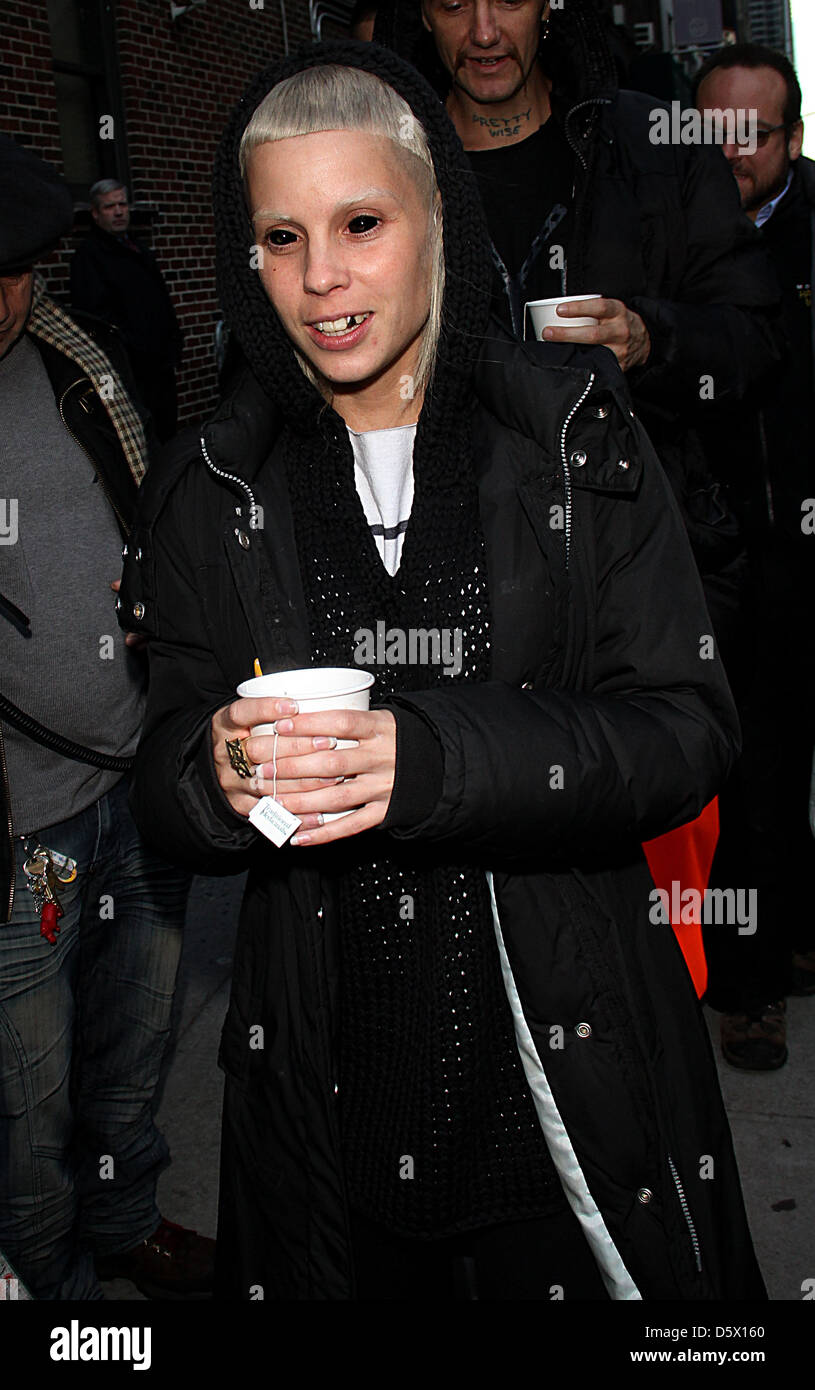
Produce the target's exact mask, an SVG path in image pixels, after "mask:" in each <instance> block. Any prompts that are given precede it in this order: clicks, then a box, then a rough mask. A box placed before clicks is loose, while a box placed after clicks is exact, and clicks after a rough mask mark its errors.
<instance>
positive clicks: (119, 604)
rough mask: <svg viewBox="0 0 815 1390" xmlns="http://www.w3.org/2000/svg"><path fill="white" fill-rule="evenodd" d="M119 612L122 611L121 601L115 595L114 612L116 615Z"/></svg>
mask: <svg viewBox="0 0 815 1390" xmlns="http://www.w3.org/2000/svg"><path fill="white" fill-rule="evenodd" d="M121 611H122V600H121V599H120V598H119V595H118V594H117V595H116V612H117V613H120V612H121Z"/></svg>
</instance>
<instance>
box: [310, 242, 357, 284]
mask: <svg viewBox="0 0 815 1390" xmlns="http://www.w3.org/2000/svg"><path fill="white" fill-rule="evenodd" d="M350 278H351V277H350V273H349V270H348V266H347V262H346V258H345V255H344V254H343V248H342V247H341V246H338V245H337V243H336V242H335V241H333V240H332V241H325V242H314V241H313V240H312V241H310V242H309V246H308V251H307V252H306V261H305V268H304V271H303V285H304V288H305V289H306V290H307V291H308V292H309V293H310V294H330V292H331V291H332V290H334V289H341V288H342V287H343V286H344V285H347V284H349V282H350Z"/></svg>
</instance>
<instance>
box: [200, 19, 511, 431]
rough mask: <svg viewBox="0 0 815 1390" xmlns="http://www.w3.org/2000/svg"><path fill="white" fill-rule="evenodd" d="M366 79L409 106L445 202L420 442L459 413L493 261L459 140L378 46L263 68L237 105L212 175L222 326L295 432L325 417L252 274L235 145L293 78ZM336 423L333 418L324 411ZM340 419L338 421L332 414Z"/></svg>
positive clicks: (432, 98)
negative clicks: (348, 73) (345, 70)
mask: <svg viewBox="0 0 815 1390" xmlns="http://www.w3.org/2000/svg"><path fill="white" fill-rule="evenodd" d="M332 63H336V64H341V65H343V66H345V67H354V68H361V69H364V70H365V71H367V72H372V73H374V74H375V75H376V76H378V77H380V78H381V79H382V80H383V81H385V82H387V83H388V84H389V85H390V86H391V87H393V89H394V90H395V91H396V92H398V94H399V95H400V96H401V97H403V98H404V100H405V101H406V102H407V103H408V105H409V106H410V108H411V110H412V111H413V113H414V114H415V116H416V117H417V118H418V120H419V121H420V123H421V125H422V127H423V129H424V131H425V134H426V137H427V142H428V145H429V147H430V152H431V156H432V159H433V165H434V168H435V173H436V180H437V183H438V186H439V192H440V195H441V200H442V210H443V226H444V262H445V293H444V303H443V312H442V331H441V336H440V339H439V345H438V350H437V365H436V370H435V371H434V374H433V377H432V379H431V382H430V386H429V388H428V393H427V397H426V402H425V408H424V411H423V422H422V423H423V429H422V433H423V435H425V436H426V435H427V431H428V429H429V427H430V424H431V421H430V420H429V419H428V418H426V417H428V416H432V415H438V413H439V411H440V410H442V409H443V411H444V414H445V415H446V416H447V418H448V419H449V412H450V410H451V409H453V410H455V409H456V408H462V407H463V406H464V404H465V402H466V400H467V398H468V394H469V391H470V378H471V375H472V369H473V365H474V362H475V359H476V357H477V354H478V344H479V341H480V339H481V337H482V336H483V333H484V331H485V329H486V326H487V321H488V317H489V284H490V261H489V251H488V241H487V236H486V230H485V226H484V220H483V213H482V210H481V204H480V201H479V198H478V193H477V190H476V188H475V186H474V183H473V179H472V175H471V173H470V170H469V167H468V165H467V162H466V158H465V156H464V154H463V151H462V149H461V146H460V144H459V140H458V136H457V135H456V132H455V130H454V128H453V125H452V123H451V121H450V120H449V118H448V116H447V113H446V112H445V110H444V107H443V106H442V104H441V103H440V101H439V99H438V97H437V96H436V95H435V94H434V92H433V91H432V90H431V88H430V87H429V86H428V84H427V83H426V82H425V81H424V79H423V78H422V77H420V76H419V74H418V73H417V72H415V71H414V70H413V69H412V68H411V67H410V66H408V64H407V63H405V62H404V61H403V60H402V59H401V58H399V57H398V56H397V55H396V54H395V53H394V52H392V51H391V50H389V49H385V48H381V47H380V46H379V45H378V44H366V43H357V42H354V41H351V40H347V41H344V42H337V43H325V44H310V45H308V46H307V47H303V48H301V49H300V50H298V52H296V53H293V54H291V55H290V56H289V57H288V58H286V59H284V60H283V61H281V62H279V63H277V64H275V65H274V66H272V67H269V68H266V69H264V71H263V72H261V73H260V74H259V75H258V77H256V78H255V80H254V82H253V83H252V84H251V86H250V87H249V88H248V89H247V91H246V93H245V94H244V96H243V97H242V98H241V100H240V101H239V102H238V104H237V106H236V107H235V109H234V111H233V112H232V115H231V117H230V120H229V123H228V125H227V128H226V131H225V134H224V137H223V139H222V141H221V145H220V147H219V150H218V153H217V156H216V160H215V170H214V177H213V201H214V211H215V233H216V269H217V279H218V294H219V299H220V303H221V305H222V307H223V310H224V314H225V316H226V321H227V323H228V324H229V327H230V329H231V330H232V332H233V333H234V334H235V337H236V338H237V340H238V342H239V344H240V346H241V349H242V351H243V353H244V355H245V357H246V359H247V361H248V362H249V364H250V366H251V368H252V371H253V373H254V375H255V376H256V378H257V380H258V381H259V382H260V384H261V386H262V387H263V389H264V391H265V392H266V393H267V395H268V396H269V397H270V398H271V399H272V400H274V401H275V402H276V404H277V405H278V406H279V408H280V410H281V412H282V413H283V414H284V415H285V416H286V418H287V419H288V420H289V422H290V423H291V424H292V425H293V426H294V427H295V428H296V429H298V431H301V430H303V429H304V428H305V429H306V430H309V429H311V428H313V427H314V424H315V422H316V421H317V419H318V417H321V416H322V417H325V416H326V407H325V401H324V399H323V397H322V396H321V395H320V393H319V392H318V390H317V389H316V388H315V387H314V386H312V385H311V383H310V382H309V381H308V379H307V378H306V376H305V375H304V373H303V371H302V370H301V368H300V366H299V365H298V362H297V359H296V357H295V353H294V350H293V348H292V345H291V343H290V341H289V339H288V338H287V336H286V334H285V333H284V331H283V328H282V326H281V324H280V321H279V319H278V318H277V315H276V314H275V312H274V310H273V308H272V306H271V304H270V302H269V300H268V298H267V296H266V293H265V291H264V289H263V285H262V284H261V281H260V277H259V275H258V273H257V270H254V269H252V268H251V265H250V256H249V248H250V246H251V245H252V243H253V242H254V235H253V232H252V226H251V223H250V220H249V215H248V212H247V209H246V204H245V200H244V191H243V182H242V179H241V173H240V166H239V150H240V143H241V138H242V136H243V132H244V130H245V129H246V126H247V125H248V124H249V121H250V119H251V117H252V115H253V114H254V112H255V110H256V109H257V107H258V106H259V104H260V102H261V101H262V100H263V98H264V97H265V96H266V95H267V93H268V92H269V91H271V90H272V88H273V87H275V86H277V84H278V83H279V82H282V81H283V80H284V79H285V78H287V77H290V76H291V75H292V74H293V73H296V72H300V71H303V70H304V69H306V68H312V67H321V66H325V65H326V64H332ZM328 415H329V416H333V412H331V411H329V412H328ZM334 418H336V417H334Z"/></svg>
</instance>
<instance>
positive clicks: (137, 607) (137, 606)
mask: <svg viewBox="0 0 815 1390" xmlns="http://www.w3.org/2000/svg"><path fill="white" fill-rule="evenodd" d="M133 617H134V618H135V619H136V622H137V623H138V622H141V620H142V618H143V617H144V604H143V603H134V604H133Z"/></svg>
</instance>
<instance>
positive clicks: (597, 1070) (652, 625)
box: [123, 326, 763, 1299]
mask: <svg viewBox="0 0 815 1390" xmlns="http://www.w3.org/2000/svg"><path fill="white" fill-rule="evenodd" d="M606 362H607V363H608V365H607V366H606V365H605V363H606ZM590 367H591V370H590ZM592 371H593V373H594V375H592ZM476 389H477V393H478V399H479V407H478V417H477V420H476V429H475V432H474V433H475V437H476V438H477V439H478V440H479V441H480V451H479V458H478V482H479V490H480V499H481V514H482V522H483V525H484V530H485V536H486V541H487V555H488V562H489V569H490V589H491V593H492V594H493V595H494V629H493V630H494V669H495V670H496V671H498V672H500V679H496V680H494V681H493V682H491V683H488V684H486V685H483V686H479V685H476V686H471V685H470V686H468V685H459V686H457V687H455V688H449V689H444V690H432V691H426V692H416V693H413V694H411V695H410V696H401V697H399V699H398V700H397V701H395V702H394V703H393V707H394V709H395V711H396V713H397V721H398V719H399V710H400V709H401V708H409V709H412V710H414V711H416V712H419V713H420V714H421V715H422V717H423V718H424V719H425V720H427V721H429V722H430V723H431V725H432V727H433V729H434V731H435V733H436V734H437V736H438V738H439V739H440V741H441V744H442V748H443V754H444V775H443V785H442V789H441V794H440V795H439V797H438V800H437V802H436V804H435V805H434V807H433V810H432V813H431V814H430V815H429V816H428V817H427V818H426V819H425V820H424V821H423V822H422V823H421V824H404V825H402V826H400V827H397V826H393V827H392V829H391V832H390V833H392V834H395V835H399V836H402V837H405V838H409V839H412V840H415V841H417V842H419V843H422V842H425V843H427V844H432V845H433V846H435V847H438V846H439V845H442V846H449V847H450V854H451V856H453V855H454V854H460V852H461V850H462V848H464V847H467V848H468V849H469V850H471V851H472V850H475V851H476V852H477V854H478V856H479V859H480V860H481V862H483V864H484V867H485V869H489V870H490V871H491V874H492V883H493V887H494V891H495V895H496V901H497V906H498V911H499V915H500V921H501V925H502V929H503V937H504V953H505V968H506V970H507V972H508V974H507V992H508V996H509V999H510V1002H511V1004H512V1005H513V1008H514V1011H515V1014H516V1027H517V1030H518V1033H519V1036H524V1037H526V1038H527V1039H528V1040H529V1042H530V1044H531V1045H532V1048H533V1057H534V1060H533V1061H529V1062H528V1063H527V1076H528V1081H529V1084H530V1087H531V1090H532V1093H533V1096H534V1097H535V1101H536V1105H537V1108H538V1113H539V1118H540V1121H541V1124H542V1127H543V1130H544V1133H545V1134H546V1136H547V1139H548V1140H549V1142H550V1145H551V1146H552V1150H553V1155H554V1157H555V1161H556V1163H557V1164H558V1166H559V1168H560V1171H561V1176H562V1179H563V1181H564V1184H565V1185H566V1187H567V1191H568V1192H569V1193H570V1194H571V1196H570V1200H571V1201H572V1204H573V1207H574V1209H575V1211H576V1212H577V1213H578V1214H579V1215H580V1216H581V1218H582V1219H583V1220H584V1222H585V1223H586V1231H587V1237H588V1238H589V1240H590V1241H591V1243H592V1245H593V1249H594V1252H595V1255H596V1257H597V1259H598V1263H599V1264H600V1267H601V1269H602V1270H603V1271H604V1273H605V1276H606V1279H607V1284H608V1287H609V1290H610V1291H611V1293H612V1296H613V1297H615V1298H637V1297H640V1296H642V1297H646V1298H675V1297H679V1298H687V1299H716V1298H731V1297H732V1298H761V1297H763V1287H762V1283H761V1278H760V1275H759V1273H758V1269H757V1266H756V1263H755V1258H754V1255H753V1252H752V1247H751V1244H750V1238H749V1234H748V1232H747V1227H746V1222H745V1217H744V1211H743V1206H742V1200H741V1195H740V1188H739V1180H738V1176H737V1173H736V1170H735V1165H734V1160H733V1154H732V1148H731V1141H730V1137H729V1132H728V1128H727V1122H726V1118H725V1115H724V1111H723V1108H722V1104H721V1099H720V1096H719V1091H718V1084H717V1080H716V1073H715V1066H714V1062H713V1058H712V1055H711V1051H710V1045H709V1042H708V1038H707V1033H706V1030H705V1027H704V1024H703V1022H702V1019H701V1016H700V1011H699V1006H698V1004H697V1002H696V998H695V995H694V992H693V989H692V986H691V983H690V980H689V977H688V974H687V971H686V969H685V966H684V963H683V960H682V957H681V954H680V951H679V948H678V946H677V944H676V941H675V939H674V936H673V933H672V931H671V929H670V927H657V926H655V925H653V924H652V923H651V922H650V921H649V915H648V913H649V893H650V892H651V890H652V884H651V881H650V878H649V875H648V871H647V868H646V866H645V862H644V860H643V857H642V853H641V851H640V848H639V840H640V839H641V838H644V837H647V836H651V835H655V834H657V833H659V832H660V831H662V830H665V829H667V828H668V827H669V826H673V825H676V824H679V823H681V822H683V821H685V820H687V819H688V818H690V817H692V816H693V815H695V814H696V813H697V812H698V811H699V810H700V809H701V807H702V806H703V805H704V804H705V803H706V801H707V800H708V799H709V797H710V796H711V795H712V794H713V793H714V792H715V790H716V789H717V787H718V786H719V784H720V782H721V780H722V778H723V776H724V775H725V773H726V771H727V769H728V767H729V766H730V763H731V761H732V759H733V757H734V753H735V750H736V746H737V732H736V724H735V718H734V713H733V708H732V703H731V700H730V696H729V692H728V689H727V685H726V682H725V679H724V676H723V673H722V669H721V666H720V664H719V663H718V661H717V660H712V661H706V660H701V659H700V647H699V642H700V636H701V635H702V634H703V633H704V632H706V631H707V630H708V616H707V614H706V611H705V607H704V602H703V599H702V595H701V590H700V587H699V584H698V580H697V578H696V576H695V572H694V569H693V566H692V563H691V560H690V555H689V551H688V548H687V541H686V538H685V536H684V532H683V529H682V526H681V522H680V520H679V517H678V515H677V512H676V508H675V505H674V503H673V501H672V498H671V495H670V492H669V490H668V489H667V486H666V483H665V481H664V478H663V475H662V471H661V469H660V466H659V464H658V463H657V461H656V459H655V456H654V454H653V451H652V449H651V448H650V446H649V443H648V441H647V438H646V437H645V435H644V432H643V431H642V429H641V427H640V426H639V424H638V423H637V422H636V421H635V420H634V419H633V418H632V417H631V415H630V411H629V404H628V399H627V396H626V393H625V390H624V388H623V386H622V382H621V378H620V377H619V373H617V372H616V370H615V369H614V367H613V365H612V364H611V363H610V359H608V358H606V357H605V355H603V358H602V359H601V362H600V364H598V363H597V362H595V363H594V364H593V366H592V364H591V363H590V364H589V365H586V354H582V353H580V352H577V353H575V352H572V351H569V350H563V349H551V348H546V347H542V346H541V345H538V344H534V345H527V346H526V347H522V346H520V345H518V344H515V343H513V342H511V341H510V340H509V339H507V338H506V336H505V335H504V334H503V333H502V332H501V331H500V330H499V329H498V328H497V326H496V328H495V332H494V334H493V335H492V336H490V338H489V339H488V340H487V343H486V345H485V347H484V350H483V353H482V358H481V361H480V363H479V365H478V368H477V375H476ZM578 402H582V404H581V405H580V406H579V408H578V409H577V411H576V413H575V414H574V415H573V417H572V418H571V422H570V423H569V424H568V425H566V421H567V418H568V417H569V414H570V412H571V411H572V410H573V408H574V407H576V406H577V403H578ZM278 428H279V420H278V417H277V415H276V412H275V409H274V407H273V406H272V405H271V403H270V402H269V400H268V398H267V397H266V395H265V394H264V393H263V392H262V391H261V390H260V388H259V387H258V385H257V383H256V381H255V380H254V378H253V377H252V375H251V373H250V371H249V370H248V368H247V369H246V370H245V371H244V373H243V376H242V378H241V380H240V381H239V383H238V385H237V386H236V388H235V390H234V392H233V394H232V395H231V396H230V397H229V398H228V399H227V400H226V401H225V402H224V404H223V405H222V407H221V409H220V410H219V412H218V414H217V415H216V417H215V419H214V420H213V421H212V422H211V424H210V425H209V426H208V427H207V428H206V431H205V438H206V443H207V449H208V452H209V454H210V457H211V460H212V464H213V467H212V468H211V469H210V468H208V467H206V466H205V464H204V462H203V459H202V454H201V450H200V446H199V443H198V441H197V440H196V439H195V438H194V437H192V436H181V437H180V438H179V440H178V441H176V444H175V445H174V446H173V449H172V450H171V452H170V454H169V455H168V456H167V457H165V460H164V464H163V466H162V468H161V470H160V471H156V472H155V473H154V475H153V476H151V477H148V479H147V481H146V483H145V485H144V487H143V489H142V498H141V503H140V515H139V518H138V520H137V525H136V528H135V531H134V535H133V540H132V542H131V545H130V554H129V557H128V561H127V564H126V567H125V577H124V584H123V596H124V609H123V620H124V621H126V622H127V623H128V624H129V625H134V626H136V627H137V628H138V627H140V628H141V629H142V630H144V631H147V632H149V633H150V635H151V637H152V641H151V681H150V694H149V703H148V712H147V718H146V723H145V728H144V734H143V738H142V743H141V746H140V750H139V754H138V758H137V765H136V771H135V775H134V790H133V809H134V813H135V815H136V818H137V821H138V822H139V825H140V827H141V829H142V830H143V832H144V834H145V835H146V836H149V837H150V838H151V839H152V840H153V841H154V842H155V843H156V845H161V846H162V847H163V849H164V852H165V853H166V852H167V850H168V847H172V851H173V853H174V855H176V856H177V857H179V858H180V859H182V860H183V861H184V862H186V863H187V864H188V865H189V866H190V867H192V868H196V869H198V870H200V871H203V872H207V873H213V872H237V871H238V870H240V869H243V868H245V867H247V866H248V867H249V869H250V874H249V880H248V886H247V892H246V896H245V899H244V903H243V908H242V911H241V920H240V926H239V931H238V941H237V945H236V951H235V973H234V979H233V985H232V996H231V1001H230V1006H229V1012H228V1015H227V1019H226V1023H225V1027H224V1033H223V1040H222V1047H221V1054H220V1060H221V1064H222V1066H223V1067H224V1069H225V1070H226V1073H227V1078H228V1079H227V1095H226V1107H225V1134H224V1150H223V1161H222V1196H221V1203H222V1205H221V1220H220V1226H219V1249H220V1251H221V1259H222V1268H223V1271H224V1273H223V1281H222V1292H225V1293H226V1294H227V1295H228V1296H231V1297H236V1298H248V1297H250V1296H252V1295H251V1294H250V1290H251V1289H252V1288H253V1287H255V1286H258V1285H260V1286H262V1287H263V1289H264V1292H265V1297H267V1298H269V1297H276V1298H312V1299H313V1298H331V1299H343V1298H349V1297H352V1296H353V1290H354V1282H353V1270H352V1268H351V1263H350V1257H349V1247H348V1212H347V1206H346V1199H345V1193H344V1184H343V1172H342V1163H341V1159H340V1153H339V1137H338V1128H337V1114H336V1101H335V1086H334V1076H335V1057H334V1047H335V1029H336V1012H335V1010H336V993H337V970H338V963H337V940H336V931H337V923H336V904H335V902H334V901H333V898H332V895H331V892H330V890H329V887H328V885H327V883H326V882H325V881H324V880H322V879H321V875H320V871H319V865H318V862H317V861H316V860H315V859H314V858H309V859H307V860H306V859H304V858H303V857H302V851H301V852H298V851H297V850H296V849H291V848H287V849H283V850H275V849H273V848H272V847H271V846H269V845H268V843H267V842H266V841H263V842H262V843H260V844H258V838H259V837H258V836H257V835H256V832H255V831H254V830H253V829H252V828H251V827H249V826H248V825H247V823H246V821H245V820H244V819H243V818H242V817H240V816H237V815H236V814H235V813H234V812H233V811H232V810H231V808H230V807H229V805H228V803H227V801H226V799H225V797H224V795H223V793H222V791H221V789H220V786H219V784H218V782H217V779H216V776H215V771H214V765H213V761H212V752H211V739H210V720H211V717H212V714H213V713H214V712H215V710H217V709H218V708H220V707H221V706H223V705H224V704H225V703H227V702H228V701H229V700H230V699H231V698H233V695H234V690H235V687H236V685H237V684H238V682H239V681H240V680H242V679H244V678H245V677H246V675H247V673H249V672H251V669H252V663H253V659H254V657H255V655H256V654H260V655H261V661H262V664H263V666H264V669H267V667H268V669H274V668H279V669H283V668H285V667H297V666H301V665H306V664H308V663H309V660H310V642H309V628H308V622H307V619H306V615H305V611H304V604H303V598H302V593H301V591H300V587H299V581H298V564H297V557H296V553H295V551H294V543H293V533H292V525H291V517H290V513H289V509H288V504H287V494H286V489H285V483H284V481H283V479H282V478H281V477H280V476H279V472H280V461H279V456H278V455H277V453H276V449H275V440H276V438H277V434H278ZM575 451H578V452H579V451H584V452H585V453H586V455H587V458H588V462H587V463H586V464H585V465H583V466H581V467H579V468H575V469H574V470H571V487H570V488H569V486H568V482H567V479H568V475H569V472H570V470H569V467H568V463H567V462H566V460H567V458H568V457H570V456H572V455H573V454H574V452H575ZM621 461H622V464H624V465H626V466H625V467H623V466H621ZM251 498H254V501H255V502H256V503H257V504H258V505H260V506H262V507H263V508H264V511H263V516H264V518H265V520H264V528H263V530H261V531H257V532H253V531H252V530H251V529H250V527H249V522H248V516H249V504H250V500H251ZM553 508H555V509H557V508H562V509H563V510H562V512H560V513H559V515H561V516H568V517H569V521H568V540H567V536H566V534H565V533H564V531H563V530H562V529H558V526H557V524H555V525H554V526H553V524H552V518H553V516H555V515H558V513H557V512H556V511H553V510H552V509H553ZM567 543H568V547H569V563H568V569H567V568H566V566H565V563H564V560H565V547H566V544H567ZM261 595H263V598H261ZM138 613H142V614H143V617H142V619H141V620H140V621H139V620H138V619H137V618H136V617H135V616H133V615H134V614H138ZM555 765H560V766H561V767H562V768H563V769H564V778H563V789H562V790H558V791H554V790H552V789H551V781H552V779H551V777H550V770H551V768H552V767H553V766H555ZM487 767H489V769H491V772H490V774H489V775H488V774H487V771H486V769H487ZM397 793H398V782H397V788H396V789H395V792H394V797H396V796H397ZM375 833H385V832H375ZM307 853H308V854H309V855H311V854H312V851H308V852H307ZM257 1024H260V1025H261V1026H262V1027H263V1029H264V1035H265V1039H266V1042H265V1047H264V1049H263V1050H254V1049H253V1048H252V1047H250V1046H249V1030H250V1028H252V1027H253V1026H254V1025H257ZM556 1024H560V1025H561V1026H562V1027H563V1029H564V1031H565V1045H564V1047H563V1048H562V1049H560V1050H558V1049H553V1048H552V1047H551V1045H550V1044H551V1032H550V1029H551V1028H552V1026H553V1025H556ZM578 1025H579V1027H578ZM702 1154H710V1155H711V1156H713V1158H714V1164H715V1172H716V1175H717V1180H716V1182H709V1181H705V1180H704V1179H703V1177H702V1175H701V1174H702V1172H703V1169H700V1155H702Z"/></svg>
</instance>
